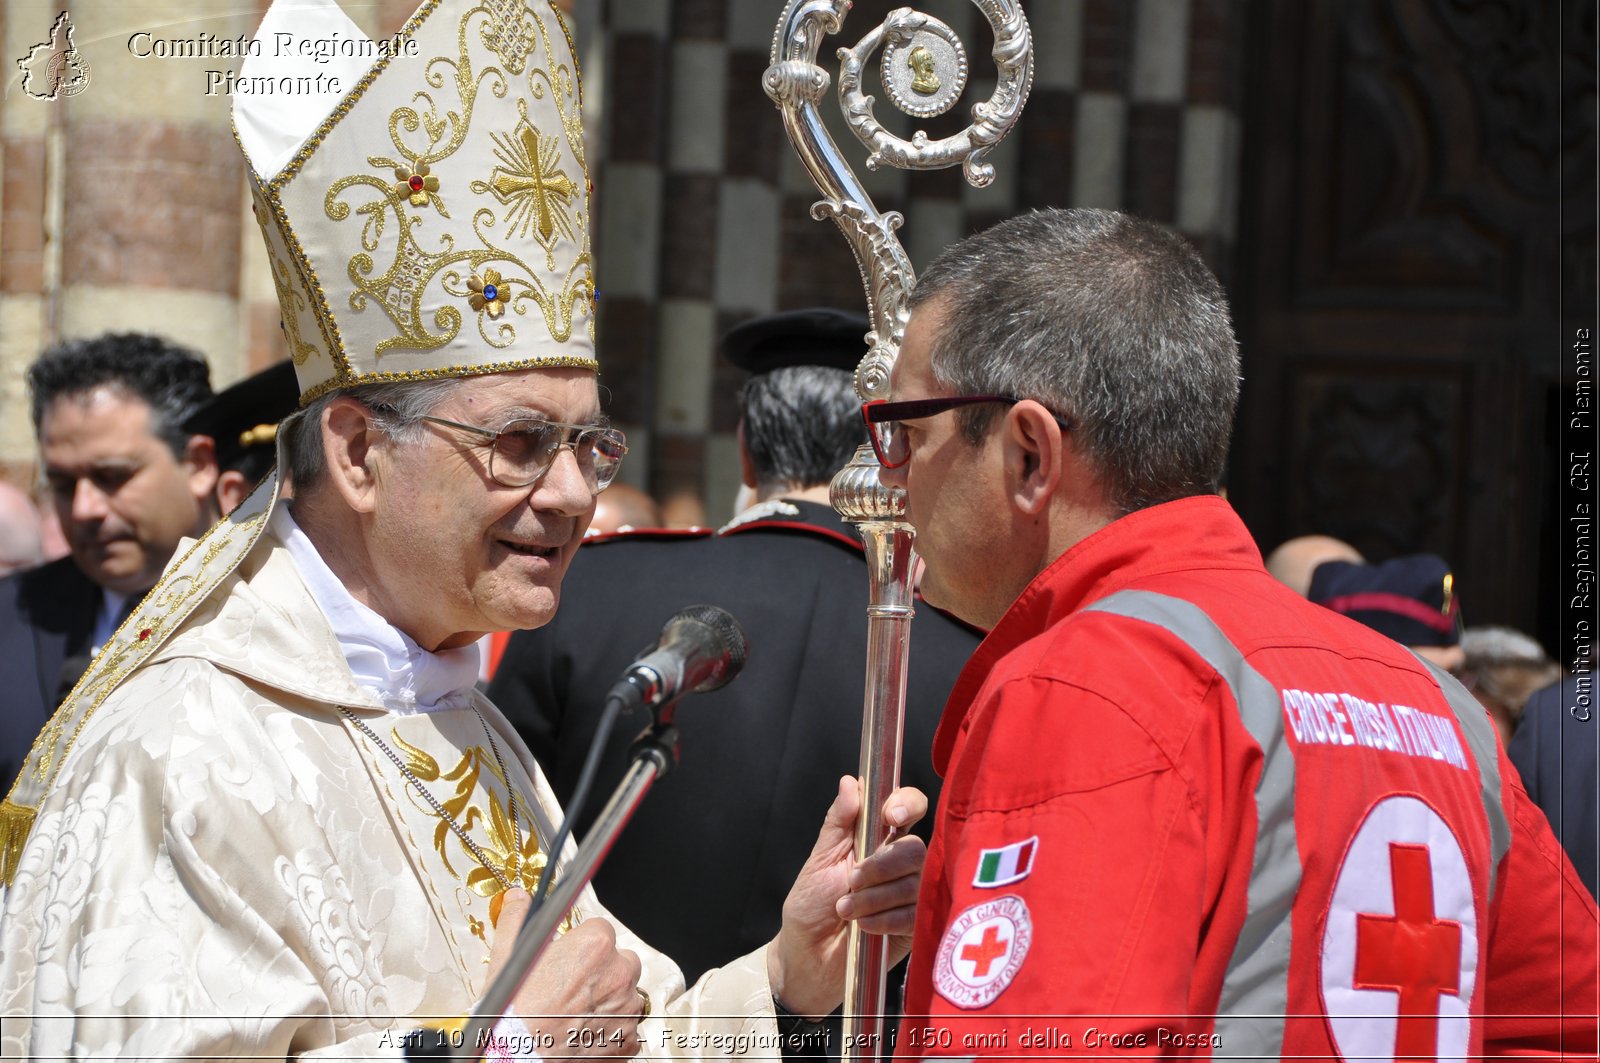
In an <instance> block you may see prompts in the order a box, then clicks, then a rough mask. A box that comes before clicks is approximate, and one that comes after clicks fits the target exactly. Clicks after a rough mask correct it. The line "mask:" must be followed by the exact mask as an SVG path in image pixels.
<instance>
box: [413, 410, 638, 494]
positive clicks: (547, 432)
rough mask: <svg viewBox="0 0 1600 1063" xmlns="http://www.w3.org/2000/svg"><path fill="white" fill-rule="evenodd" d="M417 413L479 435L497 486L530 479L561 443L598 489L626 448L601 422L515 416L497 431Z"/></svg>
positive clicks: (548, 463) (612, 473)
mask: <svg viewBox="0 0 1600 1063" xmlns="http://www.w3.org/2000/svg"><path fill="white" fill-rule="evenodd" d="M419 419H420V420H423V421H431V422H433V423H434V424H442V425H446V426H448V427H450V428H459V429H461V430H462V431H463V432H472V433H474V434H475V435H479V436H482V437H483V438H484V440H485V442H484V443H483V444H482V445H483V446H486V447H488V449H489V477H490V479H492V480H494V482H495V483H497V484H499V485H500V486H501V487H527V486H529V485H531V484H533V483H534V482H536V481H537V480H538V479H539V478H540V477H541V476H543V475H544V474H545V473H547V472H549V471H550V466H552V465H554V464H555V461H556V455H558V454H560V453H561V451H562V449H563V448H565V449H567V450H570V451H572V456H573V457H574V458H576V459H577V461H578V469H579V470H580V471H581V472H582V473H583V479H584V482H585V483H586V484H588V485H589V490H590V491H592V492H593V493H595V494H599V493H600V492H601V491H604V490H605V489H606V487H607V486H609V485H610V483H611V481H612V480H614V479H616V476H617V469H618V468H619V467H621V465H622V458H623V456H624V455H625V454H627V453H628V442H627V437H626V436H624V435H623V434H622V432H621V431H620V430H619V429H616V428H607V427H604V426H602V425H593V424H568V423H566V422H565V421H546V420H544V419H542V418H538V417H519V418H517V419H516V420H514V421H510V422H508V423H507V424H506V425H505V426H504V427H502V428H500V429H499V430H498V431H496V430H491V429H488V428H480V427H478V426H477V425H471V424H462V423H461V422H460V421H451V420H447V419H446V418H443V417H429V416H424V417H421V418H419Z"/></svg>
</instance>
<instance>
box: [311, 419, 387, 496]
mask: <svg viewBox="0 0 1600 1063" xmlns="http://www.w3.org/2000/svg"><path fill="white" fill-rule="evenodd" d="M380 434H381V433H380V432H379V431H378V428H377V426H376V425H375V424H374V423H373V414H372V411H371V410H370V409H368V408H367V407H366V406H363V405H362V404H361V403H359V402H357V401H356V400H355V399H351V398H347V397H345V396H342V395H341V396H339V397H338V398H335V399H334V400H333V401H332V402H330V403H328V405H327V408H326V409H324V410H323V411H322V450H323V455H324V456H325V458H326V459H327V473H326V475H327V477H328V482H329V486H330V487H332V488H333V489H334V490H335V491H337V492H338V493H339V496H340V497H341V498H343V499H344V501H345V503H346V504H347V505H348V506H350V508H351V509H354V510H356V511H357V512H359V513H367V512H371V510H372V509H373V507H374V506H375V504H376V503H375V500H374V497H373V496H374V494H375V490H376V486H377V477H376V470H375V469H374V466H373V462H374V458H375V457H376V455H377V450H378V448H377V447H376V446H375V444H376V442H377V440H378V437H379V435H380Z"/></svg>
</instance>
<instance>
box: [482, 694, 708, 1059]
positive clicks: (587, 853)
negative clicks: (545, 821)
mask: <svg viewBox="0 0 1600 1063" xmlns="http://www.w3.org/2000/svg"><path fill="white" fill-rule="evenodd" d="M672 720H673V712H672V706H671V705H668V706H664V707H663V708H662V709H661V710H659V712H658V713H657V715H656V719H655V722H654V723H652V724H651V725H650V726H649V727H647V728H645V729H644V731H642V732H641V733H640V735H639V737H638V738H637V739H635V740H634V743H633V748H632V749H631V750H630V751H629V754H628V756H629V765H628V771H627V774H626V775H624V776H623V778H622V782H620V783H618V784H617V789H616V791H615V792H614V793H613V794H612V795H611V800H610V801H609V802H607V803H606V807H605V808H604V810H602V811H601V813H600V818H599V819H597V820H595V824H594V827H593V828H592V829H591V830H590V831H589V834H588V836H587V837H586V838H584V840H583V844H582V845H580V846H579V847H578V853H577V855H576V856H574V857H573V858H572V862H571V863H569V864H568V865H567V866H566V867H565V868H564V869H563V870H562V872H561V878H560V881H558V882H556V883H555V884H554V885H553V886H552V887H551V889H550V892H549V893H547V894H546V895H545V898H544V902H543V903H542V904H540V905H539V906H538V907H537V908H535V909H533V910H532V911H530V912H529V913H528V919H527V921H526V922H525V923H523V924H522V931H521V933H519V934H518V935H517V943H516V945H515V947H514V948H513V949H512V952H511V957H510V959H508V960H507V961H506V965H505V968H504V969H503V970H502V971H501V972H500V974H499V975H498V976H496V978H495V980H494V981H493V982H492V983H491V984H490V985H489V989H488V991H487V992H485V993H484V995H483V999H482V1000H480V1001H479V1002H478V1006H477V1007H476V1008H475V1009H473V1012H472V1015H471V1017H470V1018H469V1019H468V1020H467V1024H466V1026H465V1027H464V1028H463V1029H462V1037H461V1041H460V1042H459V1043H458V1044H457V1045H456V1046H455V1047H454V1048H453V1049H452V1051H451V1055H452V1056H453V1057H454V1058H456V1059H480V1058H482V1057H483V1052H482V1051H481V1050H480V1046H479V1044H478V1042H479V1039H480V1038H485V1040H484V1044H485V1045H487V1043H488V1042H487V1040H486V1035H487V1033H488V1032H489V1031H491V1030H492V1029H494V1025H495V1023H497V1022H499V1021H500V1017H501V1016H502V1015H504V1014H505V1013H506V1009H507V1008H508V1007H509V1006H510V1004H511V1000H512V998H513V997H515V996H516V995H517V990H518V989H521V988H522V983H523V982H524V981H525V980H526V979H527V977H528V972H529V971H531V970H533V965H534V964H536V963H538V962H539V957H540V956H542V955H544V951H545V949H546V948H548V947H549V946H550V942H551V941H553V940H554V939H555V934H556V928H557V927H559V926H560V925H561V920H562V919H564V918H565V917H566V914H567V912H569V911H571V909H572V906H573V904H575V903H576V902H577V900H578V894H579V893H581V892H583V888H584V887H585V886H587V885H588V884H589V881H590V880H591V879H593V878H594V873H595V872H596V871H597V870H599V867H600V862H601V861H602V860H604V859H605V858H606V854H607V853H609V852H610V851H611V847H612V846H613V845H614V844H616V840H617V836H618V835H619V834H621V833H622V828H623V827H625V826H627V824H628V821H629V820H630V819H632V818H633V814H634V813H635V812H636V811H638V809H639V805H640V803H641V802H642V801H643V800H644V795H645V794H647V793H649V791H650V787H652V786H654V785H655V782H656V780H657V779H660V778H661V777H662V776H664V775H666V774H667V773H668V772H670V771H671V770H672V769H673V768H675V767H677V766H678V729H677V728H676V727H674V726H673V722H672ZM550 859H551V860H552V861H555V860H559V859H560V854H559V853H551V854H550ZM452 1040H454V1039H453V1038H452Z"/></svg>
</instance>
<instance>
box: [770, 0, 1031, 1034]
mask: <svg viewBox="0 0 1600 1063" xmlns="http://www.w3.org/2000/svg"><path fill="white" fill-rule="evenodd" d="M852 3H853V0H789V2H788V4H787V6H786V7H785V8H784V12H783V18H782V21H780V22H779V23H778V31H777V36H776V37H775V38H774V40H773V44H772V65H771V66H770V67H768V68H767V72H766V75H765V77H764V78H763V81H764V83H765V86H766V90H767V95H768V96H770V97H772V100H773V102H774V103H776V104H777V105H778V110H779V111H780V112H781V113H782V115H783V124H784V126H785V128H787V129H788V131H789V139H790V141H791V142H792V143H793V144H794V149H795V151H796V152H798V153H799V155H800V159H801V161H802V162H803V163H804V164H805V167H806V169H807V171H809V172H810V174H811V180H812V181H813V182H815V183H816V186H817V189H818V190H819V191H820V192H821V193H822V199H821V200H820V201H819V202H818V203H816V204H815V205H813V206H812V208H811V214H812V217H814V218H817V219H818V220H821V219H823V218H832V219H833V221H834V222H835V223H836V224H837V225H838V226H839V229H840V231H842V232H843V233H844V236H845V239H846V240H848V241H849V243H850V249H851V250H852V251H854V252H855V256H856V263H857V264H858V265H859V266H860V267H861V278H862V281H863V282H864V284H865V285H866V295H867V312H868V315H869V316H870V318H871V320H872V331H871V332H869V333H867V336H866V342H867V345H868V348H869V349H868V351H867V354H866V356H865V357H864V358H863V359H862V361H861V365H860V367H859V368H857V370H856V378H855V381H856V393H857V394H858V395H860V396H861V398H862V400H863V401H866V400H869V399H882V398H886V397H887V396H888V393H889V372H890V370H891V369H893V368H894V361H895V358H896V357H897V356H898V355H899V353H900V343H901V340H902V339H903V338H904V337H905V327H906V316H907V312H906V301H907V296H908V294H909V293H910V291H911V285H912V283H913V281H914V280H915V274H914V271H913V270H912V268H911V260H910V259H909V258H907V257H906V253H905V249H904V248H903V247H901V246H900V240H899V238H898V237H897V236H895V230H896V229H898V228H899V227H900V225H901V223H902V222H903V221H904V219H903V218H902V217H901V216H900V215H899V214H898V213H894V212H890V213H888V214H881V213H879V211H878V209H877V207H876V206H874V205H873V202H872V197H871V196H869V195H867V192H866V189H865V188H863V187H862V185H861V183H860V182H859V181H858V180H857V179H856V176H855V174H854V173H853V172H851V170H850V167H849V166H848V165H847V164H846V163H845V162H844V160H843V158H842V157H841V156H840V154H839V149H838V146H837V145H836V144H835V143H834V142H833V138H832V137H831V136H829V135H828V131H827V129H826V128H825V127H824V126H823V124H822V114H821V112H820V110H819V109H818V105H819V104H820V102H821V101H822V97H823V95H824V94H825V93H826V92H827V91H828V81H829V78H828V72H827V71H826V70H824V69H822V67H820V66H818V65H817V53H818V52H819V51H820V50H821V47H822V39H823V37H824V36H827V35H830V34H834V33H838V32H839V30H840V28H841V27H842V25H843V23H844V19H845V16H846V15H848V14H849V13H850V8H851V6H852ZM973 3H974V4H976V5H977V7H978V8H979V10H981V11H982V12H983V14H984V16H985V17H986V18H987V19H988V20H989V24H990V26H991V27H992V28H993V30H994V39H995V44H994V60H995V63H996V65H997V66H998V67H999V81H998V83H997V85H996V87H995V91H994V95H992V96H990V97H989V99H987V100H985V101H984V102H982V103H979V104H977V105H975V106H974V107H973V108H972V124H971V125H969V126H967V127H966V128H965V129H963V130H962V131H961V132H959V133H957V134H955V135H953V136H949V137H945V138H944V139H942V140H930V139H929V138H928V136H927V134H925V133H923V132H921V131H919V132H917V133H916V134H915V135H913V136H912V138H911V139H910V140H909V141H907V140H902V139H900V138H899V137H896V136H894V135H892V134H891V133H890V132H889V131H888V130H886V129H885V128H884V127H883V126H882V125H880V124H879V123H878V121H877V120H876V119H875V118H874V117H873V106H874V103H875V101H874V99H873V97H871V96H868V95H866V94H865V93H863V92H862V89H861V79H862V70H863V68H864V67H865V66H866V64H867V63H868V62H870V61H871V60H872V58H873V56H874V55H876V54H877V53H878V52H879V51H880V50H881V51H882V53H883V54H882V56H881V57H880V59H879V70H880V80H881V81H882V84H883V88H884V91H885V92H886V93H887V94H888V96H889V99H890V101H891V102H892V103H893V104H894V106H895V107H897V108H899V109H900V110H901V111H903V112H905V113H906V114H908V115H911V116H912V117H914V118H931V117H933V116H935V115H940V114H943V113H945V112H946V111H948V110H950V108H952V107H954V106H955V104H956V102H957V101H958V100H959V99H960V97H961V93H962V91H963V90H964V89H965V88H966V84H967V73H968V70H967V52H966V48H965V46H964V45H963V44H962V43H961V39H960V38H959V37H958V36H956V34H955V31H953V30H952V29H951V28H950V27H949V26H947V25H946V24H945V23H943V22H941V21H939V20H938V19H936V18H933V17H931V16H929V15H924V14H922V13H921V12H918V11H914V10H912V9H911V8H897V9H895V10H894V11H891V12H890V13H889V16H888V18H887V19H885V20H884V22H883V24H882V25H880V26H878V27H877V28H876V29H874V30H873V31H872V32H871V33H868V34H867V35H866V36H865V37H863V38H862V39H861V41H860V43H858V44H857V45H856V46H855V47H854V48H840V49H839V51H838V57H839V60H840V69H839V105H840V108H841V109H842V111H843V113H844V120H845V122H846V123H847V124H848V125H849V127H850V129H851V130H852V131H853V132H854V133H855V135H856V138H857V139H859V140H860V141H861V143H862V144H863V145H865V146H866V148H867V150H868V152H869V153H870V154H869V155H868V157H867V167H868V168H869V169H876V168H877V167H879V166H881V165H884V164H885V163H887V164H888V165H890V166H895V167H899V168H901V169H906V170H937V169H942V168H944V167H946V166H954V165H955V164H957V163H960V164H961V166H962V168H963V170H964V171H965V172H966V177H967V181H968V182H969V183H970V184H972V185H974V186H977V187H983V186H985V185H987V184H989V183H990V182H991V181H992V180H994V167H993V166H992V165H991V164H989V163H988V162H987V161H986V157H987V155H988V154H989V152H990V151H991V150H992V149H993V148H994V146H995V145H996V144H998V143H999V142H1000V140H1001V139H1002V138H1003V137H1004V136H1005V135H1006V134H1007V133H1008V132H1010V131H1011V127H1012V126H1013V125H1015V124H1016V121H1017V117H1018V116H1019V115H1020V114H1021V113H1022V105H1023V104H1024V103H1025V102H1027V99H1028V90H1029V89H1030V88H1031V87H1032V85H1033V42H1032V37H1031V35H1030V34H1029V32H1028V22H1027V19H1025V18H1024V17H1023V14H1022V8H1021V6H1020V4H1018V3H1016V2H1015V0H973ZM878 468H879V466H878V460H877V458H876V456H875V455H874V454H873V452H872V448H871V447H870V446H863V447H861V448H860V449H858V450H857V451H856V455H855V458H854V459H852V460H851V462H850V464H849V465H848V466H846V467H845V468H844V469H842V470H840V472H839V474H838V475H837V476H835V477H834V479H833V485H832V502H833V507H834V508H835V509H836V510H838V511H839V513H840V515H841V516H843V517H844V518H845V519H846V520H848V521H850V522H851V523H852V524H854V525H856V529H857V531H858V532H859V534H860V535H861V539H862V542H863V543H864V544H865V546H866V551H867V565H868V570H869V577H870V579H871V600H870V603H869V605H868V607H867V617H868V620H867V675H866V698H865V705H864V706H863V713H864V715H863V719H862V727H861V784H862V801H863V807H862V812H861V818H860V820H859V822H858V825H857V829H856V839H855V855H856V859H857V860H861V859H864V858H865V857H866V856H867V855H868V854H869V853H871V852H872V851H873V850H875V849H876V848H877V847H878V846H879V845H880V844H882V842H883V841H884V840H885V839H886V838H887V837H888V833H889V832H888V829H887V827H886V825H885V823H884V821H883V809H882V805H883V802H884V800H885V798H886V797H887V796H888V794H889V793H890V792H891V791H892V790H893V789H894V788H895V786H897V785H898V784H899V780H900V744H901V735H902V723H903V720H902V717H903V714H904V709H905V700H906V657H907V652H908V651H909V649H910V636H911V629H910V624H911V616H912V592H911V576H912V569H913V566H914V563H915V560H916V551H915V549H914V545H913V544H914V539H915V533H914V532H913V530H912V528H911V526H910V525H909V524H907V523H906V522H905V519H904V518H905V496H904V494H903V493H902V492H900V491H898V490H895V491H891V490H889V489H888V488H886V487H884V486H883V485H882V484H880V483H879V482H878ZM887 948H888V942H887V941H886V940H885V939H884V938H882V937H879V936H877V935H872V934H864V933H862V932H861V931H860V930H859V928H857V927H856V926H854V925H852V927H851V930H850V952H849V956H848V959H847V967H846V975H845V1001H844V1007H845V1011H844V1044H843V1045H842V1046H841V1048H842V1057H843V1058H844V1059H847V1060H849V1059H874V1058H877V1057H878V1056H879V1055H880V1054H882V1052H883V1048H884V1040H883V1033H884V1031H883V988H884V977H885V975H886V974H887V973H888V971H887V962H886V961H887Z"/></svg>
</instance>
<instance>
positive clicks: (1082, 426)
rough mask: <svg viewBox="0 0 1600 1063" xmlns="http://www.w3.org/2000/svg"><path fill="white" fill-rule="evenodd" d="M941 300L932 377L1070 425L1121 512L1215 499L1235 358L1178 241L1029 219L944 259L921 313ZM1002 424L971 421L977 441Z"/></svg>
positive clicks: (1207, 274) (1228, 335)
mask: <svg viewBox="0 0 1600 1063" xmlns="http://www.w3.org/2000/svg"><path fill="white" fill-rule="evenodd" d="M934 300H940V301H941V302H942V304H943V307H942V308H943V312H944V321H943V327H942V328H941V330H940V333H939V335H938V336H937V337H935V339H934V341H933V347H932V356H931V370H932V373H933V377H934V379H935V380H937V381H938V382H939V383H940V384H941V385H942V386H944V387H947V388H951V389H953V390H954V391H955V392H956V393H958V394H972V395H988V394H995V395H1009V396H1013V397H1016V398H1024V399H1034V400H1036V401H1038V402H1040V403H1042V404H1043V405H1044V406H1046V407H1048V408H1049V409H1050V410H1051V411H1053V412H1054V413H1056V414H1058V415H1060V416H1061V417H1064V418H1066V419H1067V421H1068V423H1069V424H1070V425H1071V426H1072V431H1073V433H1074V434H1075V436H1076V441H1077V443H1078V445H1079V447H1080V448H1082V451H1083V453H1084V454H1085V455H1086V456H1087V458H1088V460H1089V461H1090V462H1092V463H1093V464H1094V466H1095V468H1096V469H1097V471H1098V472H1099V474H1100V476H1101V479H1102V482H1103V484H1104V486H1105V489H1106V491H1107V493H1108V496H1109V501H1110V503H1111V505H1112V506H1113V507H1114V508H1115V509H1116V510H1117V512H1119V513H1121V514H1126V513H1131V512H1133V511H1134V510H1137V509H1143V508H1145V507H1147V506H1152V505H1156V504H1158V503H1161V502H1168V501H1171V500H1173V499H1176V498H1183V497H1187V496H1189V495H1199V494H1215V493H1216V491H1217V489H1218V485H1219V483H1220V482H1221V478H1222V473H1223V466H1224V465H1225V464H1226V462H1227V457H1228V437H1229V435H1230V433H1231V431H1232V428H1233V415H1234V411H1235V409H1236V407H1237V406H1238V401H1239V347H1238V343H1237V341H1236V340H1235V339H1234V334H1233V327H1232V325H1231V324H1230V322H1229V318H1228V303H1227V298H1226V296H1225V295H1224V294H1223V291H1222V286H1221V285H1220V284H1219V283H1218V282H1217V279H1216V277H1215V276H1213V275H1212V273H1211V271H1210V270H1209V269H1207V268H1206V266H1205V263H1204V262H1202V261H1201V259H1200V256H1199V254H1198V253H1196V251H1195V250H1194V248H1193V247H1191V246H1190V245H1189V244H1188V243H1187V242H1186V241H1185V240H1184V239H1183V238H1182V237H1181V236H1179V235H1177V234H1175V233H1172V232H1169V231H1167V230H1166V229H1163V228H1161V227H1160V226H1158V225H1156V224H1154V223H1153V222H1149V221H1145V220H1143V219H1140V218H1134V217H1131V216H1129V215H1126V214H1119V213H1117V212H1115V211H1109V210H1091V209H1072V210H1042V211H1034V212H1031V213H1028V214H1024V215H1021V216H1019V217H1016V218H1012V219H1009V220H1007V221H1004V222H1001V223H1000V224H999V225H996V226H994V227H993V228H990V229H988V230H985V231H984V232H981V233H978V234H977V235H975V236H972V237H969V238H968V239H966V240H964V241H962V242H961V243H959V244H956V245H955V246H953V247H951V248H949V249H948V250H946V251H945V252H944V253H943V254H941V255H940V256H939V257H938V258H937V259H936V260H935V261H934V262H933V263H932V264H931V265H929V267H928V268H927V270H926V271H925V272H924V273H923V274H922V276H921V277H920V278H919V279H918V281H917V286H916V289H915V291H913V293H912V296H911V306H912V308H913V309H916V308H917V307H919V306H924V305H926V304H928V303H930V302H933V301H934ZM995 414H996V410H995V409H994V408H993V407H990V406H975V407H972V408H970V409H967V410H963V411H961V417H962V426H963V430H964V431H965V433H966V435H967V438H968V439H969V440H971V441H972V442H974V443H977V442H981V441H982V439H983V437H984V434H985V433H986V432H987V430H988V427H989V424H990V422H991V419H992V418H993V417H994V416H995Z"/></svg>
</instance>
